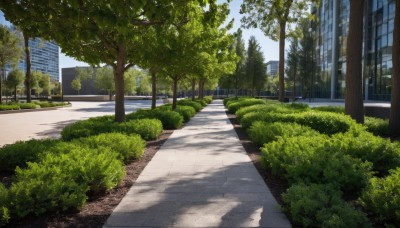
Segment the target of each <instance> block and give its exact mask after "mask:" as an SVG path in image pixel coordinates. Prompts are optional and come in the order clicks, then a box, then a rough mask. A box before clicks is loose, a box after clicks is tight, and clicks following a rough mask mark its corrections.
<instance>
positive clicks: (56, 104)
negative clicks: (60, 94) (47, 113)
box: [38, 101, 68, 108]
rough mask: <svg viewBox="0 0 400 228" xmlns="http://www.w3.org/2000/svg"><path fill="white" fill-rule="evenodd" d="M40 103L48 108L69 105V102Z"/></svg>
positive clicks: (42, 106)
mask: <svg viewBox="0 0 400 228" xmlns="http://www.w3.org/2000/svg"><path fill="white" fill-rule="evenodd" d="M38 105H40V107H41V108H48V107H59V106H65V105H68V103H67V102H51V101H50V102H39V103H38Z"/></svg>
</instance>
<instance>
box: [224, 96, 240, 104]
mask: <svg viewBox="0 0 400 228" xmlns="http://www.w3.org/2000/svg"><path fill="white" fill-rule="evenodd" d="M229 101H232V102H235V101H238V99H237V98H236V97H227V98H224V100H223V101H222V102H223V103H224V106H228V102H229Z"/></svg>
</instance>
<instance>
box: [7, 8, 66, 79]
mask: <svg viewBox="0 0 400 228" xmlns="http://www.w3.org/2000/svg"><path fill="white" fill-rule="evenodd" d="M0 24H2V25H5V26H7V27H9V28H10V29H11V30H15V28H14V27H13V25H12V24H10V22H8V21H7V20H6V19H5V18H4V14H3V12H1V11H0ZM21 40H22V42H21V45H22V46H23V39H22V35H21ZM29 48H30V53H31V71H36V70H40V71H42V72H43V73H46V74H49V75H50V78H51V79H52V80H55V81H59V80H60V73H59V71H60V69H59V47H58V45H57V44H56V43H55V42H53V41H44V40H41V39H39V38H35V39H30V40H29ZM18 68H19V69H20V70H22V71H26V61H25V58H24V59H22V60H21V61H20V63H19V65H18ZM10 70H11V68H10V67H9V66H8V67H7V68H6V72H8V71H10Z"/></svg>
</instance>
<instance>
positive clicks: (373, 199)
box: [224, 98, 400, 227]
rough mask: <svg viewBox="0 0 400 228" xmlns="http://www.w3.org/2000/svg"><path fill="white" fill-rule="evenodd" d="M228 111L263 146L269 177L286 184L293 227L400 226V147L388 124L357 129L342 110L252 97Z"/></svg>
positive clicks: (230, 103)
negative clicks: (392, 138)
mask: <svg viewBox="0 0 400 228" xmlns="http://www.w3.org/2000/svg"><path fill="white" fill-rule="evenodd" d="M224 104H225V105H226V106H227V108H228V112H229V113H231V114H233V113H235V114H236V118H237V121H239V122H240V124H241V125H242V127H243V128H244V129H246V131H247V133H248V136H249V137H250V139H251V140H252V141H253V142H254V143H255V144H256V145H258V146H261V148H260V150H261V160H260V163H261V166H262V168H263V172H266V173H268V174H267V175H269V176H272V177H273V178H274V179H277V180H281V181H283V182H284V186H285V189H282V191H281V192H283V194H282V195H281V196H280V201H281V202H283V208H284V209H285V210H286V211H287V212H288V214H289V215H290V217H291V220H292V223H293V225H296V226H302V227H321V226H322V227H371V226H374V227H376V226H378V227H380V226H394V227H395V226H398V225H399V224H400V210H399V208H398V205H399V204H400V201H399V189H400V181H399V180H400V144H399V143H398V142H392V141H391V140H390V139H386V138H383V137H381V136H385V135H386V133H387V132H388V131H387V129H388V124H387V121H384V120H379V119H376V118H370V117H368V118H367V119H366V122H365V124H363V125H361V124H357V123H356V122H355V121H354V120H352V119H351V118H350V117H349V116H346V115H344V114H343V109H342V108H336V107H320V108H313V109H312V108H310V107H308V106H307V105H304V104H296V103H293V104H283V103H279V102H276V101H267V100H260V99H253V98H239V99H235V98H230V99H225V100H224Z"/></svg>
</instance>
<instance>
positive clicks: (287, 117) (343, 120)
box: [240, 111, 356, 135]
mask: <svg viewBox="0 0 400 228" xmlns="http://www.w3.org/2000/svg"><path fill="white" fill-rule="evenodd" d="M255 121H264V122H294V123H298V124H301V125H304V126H308V127H311V128H312V129H314V130H316V131H318V132H319V133H321V134H327V135H332V134H336V133H341V132H346V131H348V130H349V129H350V128H351V127H352V126H354V125H356V122H355V121H354V120H352V119H351V118H350V117H348V116H345V115H340V114H334V113H327V112H312V111H311V112H301V113H294V114H281V113H264V112H251V113H247V114H245V115H244V116H243V118H242V119H241V120H240V124H241V125H242V126H243V127H244V128H248V127H250V126H251V124H252V123H253V122H255Z"/></svg>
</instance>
